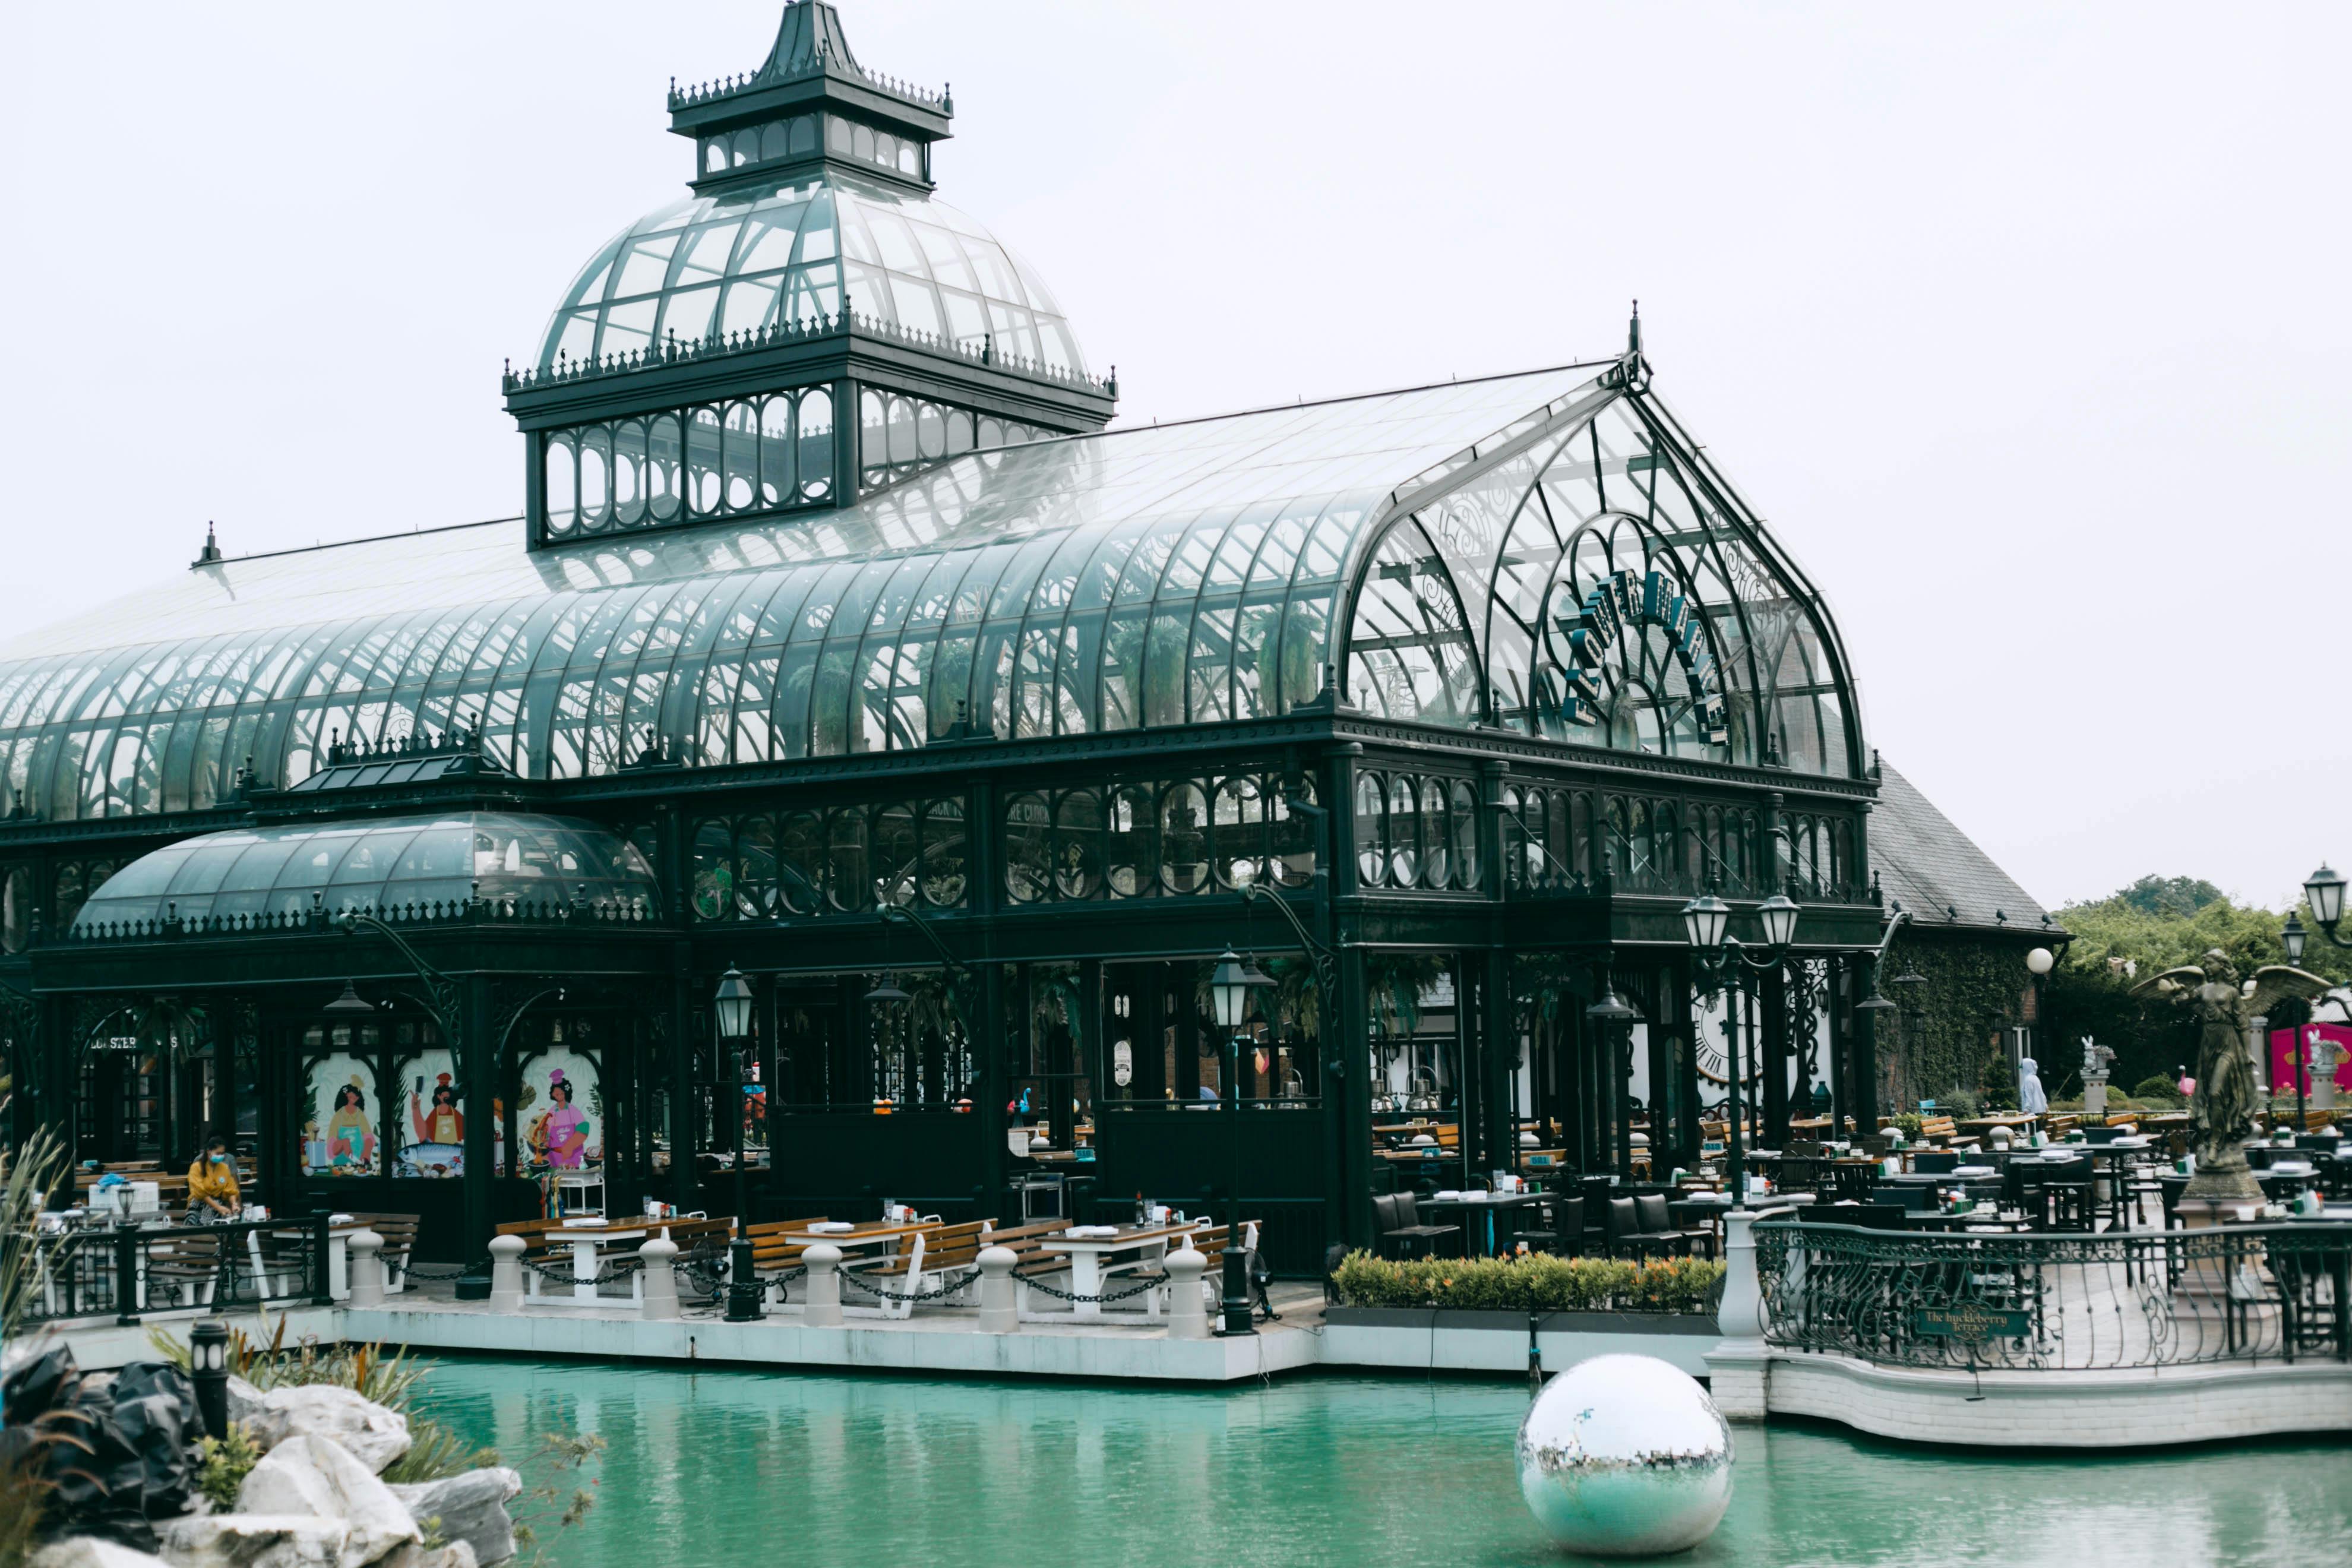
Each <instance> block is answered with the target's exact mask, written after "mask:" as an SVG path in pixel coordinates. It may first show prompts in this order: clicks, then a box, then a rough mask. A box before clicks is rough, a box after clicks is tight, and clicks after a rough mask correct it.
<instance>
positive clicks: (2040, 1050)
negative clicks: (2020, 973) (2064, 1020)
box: [2025, 947, 2091, 1110]
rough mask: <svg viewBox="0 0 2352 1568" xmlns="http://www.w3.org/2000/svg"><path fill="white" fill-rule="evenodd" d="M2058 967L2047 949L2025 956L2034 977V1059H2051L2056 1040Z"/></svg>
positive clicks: (2087, 1089) (2087, 1091) (2086, 1097)
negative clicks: (2053, 1011)
mask: <svg viewBox="0 0 2352 1568" xmlns="http://www.w3.org/2000/svg"><path fill="white" fill-rule="evenodd" d="M2056 967H2058V957H2057V954H2055V953H2053V952H2051V951H2050V950H2049V949H2048V948H2046V947H2037V948H2035V949H2034V950H2033V951H2032V952H2029V953H2027V954H2026V955H2025V972H2026V973H2028V974H2031V975H2032V976H2033V1056H2034V1059H2035V1060H2036V1061H2037V1062H2039V1061H2045V1060H2047V1059H2048V1058H2049V1055H2050V1053H2049V1049H2048V1047H2049V1044H2050V1042H2051V1041H2052V1040H2053V1039H2054V1038H2056V1034H2055V1032H2054V1031H2053V1030H2052V1028H2051V1027H2050V972H2051V971H2052V970H2053V969H2055V968H2056ZM2090 1099H2091V1086H2090V1085H2089V1084H2087V1083H2086V1084H2084V1086H2083V1104H2084V1109H2085V1110H2088V1109H2089V1106H2090Z"/></svg>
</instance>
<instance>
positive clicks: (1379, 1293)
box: [1331, 1252, 1724, 1313]
mask: <svg viewBox="0 0 2352 1568" xmlns="http://www.w3.org/2000/svg"><path fill="white" fill-rule="evenodd" d="M1723 1274H1724V1266H1723V1265H1722V1264H1720V1263H1717V1262H1714V1261H1712V1260H1710V1259H1707V1258H1651V1259H1645V1260H1642V1261H1633V1260H1629V1259H1625V1258H1555V1257H1553V1256H1552V1255H1550V1254H1549V1253H1544V1252H1530V1253H1527V1254H1524V1255H1522V1256H1520V1257H1517V1258H1405V1259H1399V1258H1375V1257H1373V1256H1372V1255H1371V1254H1370V1253H1369V1252H1351V1253H1349V1255H1348V1256H1347V1257H1346V1258H1344V1259H1342V1260H1341V1261H1340V1264H1339V1268H1337V1269H1335V1270H1334V1271H1333V1272H1332V1276H1331V1279H1332V1283H1333V1284H1334V1285H1336V1286H1338V1288H1339V1298H1340V1300H1342V1301H1343V1302H1345V1303H1346V1304H1347V1305H1349V1306H1350V1307H1452V1308H1458V1309H1464V1310H1486V1311H1513V1312H1689V1313H1697V1312H1706V1311H1709V1310H1713V1307H1714V1303H1715V1299H1716V1296H1717V1292H1719V1291H1720V1290H1721V1289H1722V1286H1723Z"/></svg>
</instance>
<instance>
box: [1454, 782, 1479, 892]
mask: <svg viewBox="0 0 2352 1568" xmlns="http://www.w3.org/2000/svg"><path fill="white" fill-rule="evenodd" d="M1452 795H1453V806H1452V816H1453V821H1454V886H1455V887H1457V888H1469V889H1475V888H1476V887H1477V886H1478V872H1479V865H1478V797H1477V795H1476V793H1475V791H1473V790H1472V789H1471V787H1470V786H1469V784H1466V783H1465V782H1464V781H1462V780H1460V779H1456V780H1454V785H1453V789H1452Z"/></svg>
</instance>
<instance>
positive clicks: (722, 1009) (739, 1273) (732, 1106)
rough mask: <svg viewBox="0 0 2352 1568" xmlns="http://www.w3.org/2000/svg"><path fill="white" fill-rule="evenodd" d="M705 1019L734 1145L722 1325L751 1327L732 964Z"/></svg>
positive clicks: (753, 1312) (738, 980)
mask: <svg viewBox="0 0 2352 1568" xmlns="http://www.w3.org/2000/svg"><path fill="white" fill-rule="evenodd" d="M710 1009H711V1016H712V1017H713V1019H714V1020H716V1022H717V1023H718V1026H719V1042H720V1044H721V1045H722V1046H723V1047H725V1048H726V1057H727V1060H728V1062H729V1064H730V1075H731V1076H730V1080H729V1084H728V1095H727V1102H728V1103H727V1111H726V1114H727V1120H728V1122H729V1124H730V1127H731V1128H732V1129H733V1134H734V1135H733V1142H734V1145H735V1238H734V1240H733V1241H731V1242H730V1243H729V1244H728V1249H727V1250H728V1259H727V1321H729V1322H730V1323H750V1322H756V1321H759V1320H760V1318H761V1317H762V1316H764V1314H763V1312H762V1311H761V1306H760V1279H759V1274H758V1271H757V1266H756V1265H755V1264H754V1263H753V1262H752V1258H751V1236H750V1235H749V1234H748V1233H749V1228H750V1225H751V1211H750V1210H749V1209H748V1208H747V1207H745V1206H744V1205H745V1204H746V1202H747V1196H746V1192H747V1189H746V1187H745V1184H744V1179H743V1047H744V1046H745V1044H746V1043H747V1042H748V1041H749V1040H750V1039H751V982H750V981H748V980H746V979H744V978H743V975H742V973H741V972H740V971H739V970H737V969H736V968H735V966H734V965H733V964H729V965H728V966H727V973H725V974H724V975H722V976H720V977H719V991H718V994H716V995H714V996H713V997H712V998H711V1002H710Z"/></svg>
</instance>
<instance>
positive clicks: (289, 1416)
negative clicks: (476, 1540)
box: [228, 1377, 409, 1476]
mask: <svg viewBox="0 0 2352 1568" xmlns="http://www.w3.org/2000/svg"><path fill="white" fill-rule="evenodd" d="M228 1417H229V1419H230V1420H232V1421H242V1422H244V1423H245V1429H246V1431H247V1433H248V1434H249V1435H250V1436H252V1438H253V1441H254V1446H255V1447H258V1448H260V1449H261V1450H262V1451H263V1452H264V1453H268V1451H269V1450H270V1449H272V1448H275V1447H278V1444H280V1443H283V1442H284V1441H286V1439H288V1438H289V1437H301V1436H316V1437H331V1438H333V1439H334V1440H335V1441H336V1442H337V1443H339V1444H341V1446H342V1447H343V1448H344V1450H345V1451H346V1452H348V1453H349V1454H350V1455H351V1456H352V1458H355V1459H357V1460H359V1461H360V1463H362V1464H363V1465H365V1466H366V1467H367V1468H368V1470H369V1473H371V1474H373V1475H379V1476H380V1475H382V1474H383V1472H384V1468H385V1467H387V1466H388V1465H390V1464H391V1463H392V1462H393V1461H394V1459H397V1458H400V1457H401V1456H402V1455H403V1454H405V1453H406V1452H408V1442H409V1438H408V1417H407V1416H405V1415H402V1414H400V1412H398V1411H396V1410H387V1409H385V1408H384V1407H383V1405H378V1404H376V1403H375V1402H374V1401H373V1400H372V1399H366V1398H363V1397H362V1396H361V1395H359V1394H353V1393H352V1391H351V1390H350V1389H348V1388H336V1387H333V1386H331V1385H330V1384H323V1383H313V1384H305V1385H303V1386H301V1387H299V1388H273V1389H271V1390H270V1391H269V1392H268V1393H267V1394H264V1393H262V1392H261V1391H260V1390H259V1389H257V1388H256V1387H254V1386H253V1384H249V1383H247V1382H246V1381H245V1380H244V1379H243V1378H241V1377H232V1378H230V1379H229V1380H228Z"/></svg>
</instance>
